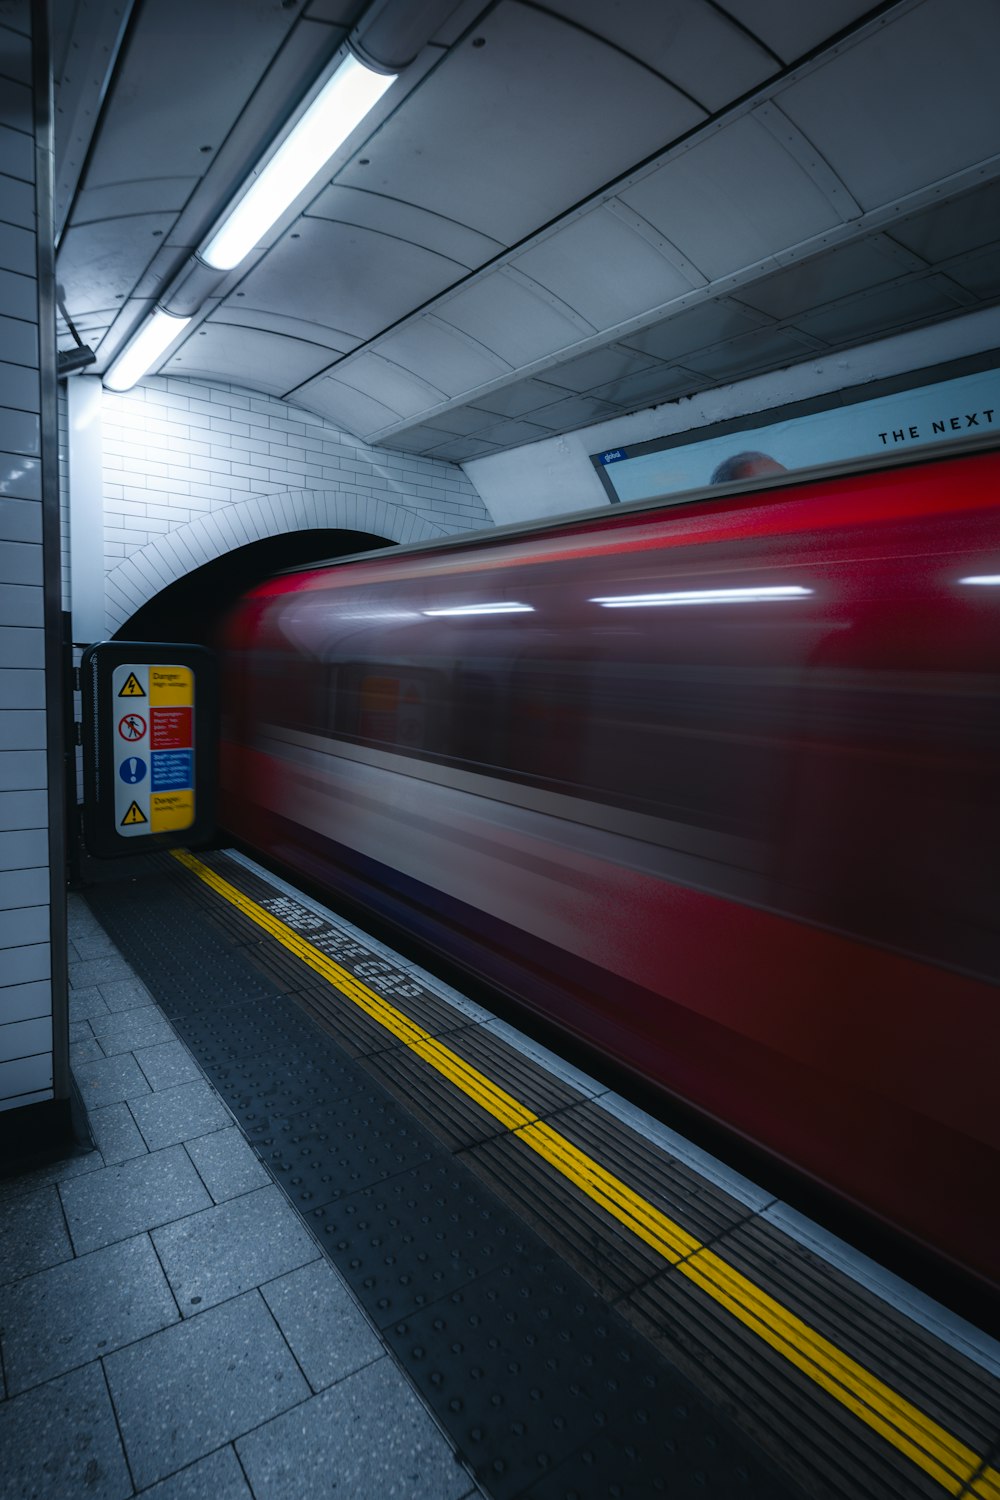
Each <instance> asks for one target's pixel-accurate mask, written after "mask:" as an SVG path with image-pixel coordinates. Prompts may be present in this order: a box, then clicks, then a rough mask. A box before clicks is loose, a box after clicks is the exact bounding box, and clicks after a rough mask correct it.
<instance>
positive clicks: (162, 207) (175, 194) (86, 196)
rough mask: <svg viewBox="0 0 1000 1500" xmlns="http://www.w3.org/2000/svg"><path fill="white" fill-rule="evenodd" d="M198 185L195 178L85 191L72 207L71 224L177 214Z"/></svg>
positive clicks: (146, 180)
mask: <svg viewBox="0 0 1000 1500" xmlns="http://www.w3.org/2000/svg"><path fill="white" fill-rule="evenodd" d="M197 181H198V179H197V178H196V177H147V178H140V179H139V180H138V181H136V182H112V183H110V184H108V185H107V186H105V187H94V188H84V189H83V190H82V191H81V192H80V193H79V195H78V196H77V199H76V202H75V203H74V204H73V223H74V224H93V223H96V221H97V220H98V219H120V218H123V217H124V216H125V215H126V214H155V213H172V214H178V213H180V211H181V209H182V208H183V207H184V205H185V203H186V202H187V200H188V198H189V197H190V196H191V193H192V191H193V189H194V187H195V185H196V183H197Z"/></svg>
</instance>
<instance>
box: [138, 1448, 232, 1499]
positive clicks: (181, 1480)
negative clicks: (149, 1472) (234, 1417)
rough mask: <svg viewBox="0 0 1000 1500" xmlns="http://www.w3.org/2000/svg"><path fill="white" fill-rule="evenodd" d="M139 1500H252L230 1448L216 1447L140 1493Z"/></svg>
mask: <svg viewBox="0 0 1000 1500" xmlns="http://www.w3.org/2000/svg"><path fill="white" fill-rule="evenodd" d="M142 1500H253V1495H252V1494H251V1492H250V1486H249V1485H248V1484H247V1482H246V1480H245V1479H244V1478H243V1470H242V1469H241V1468H240V1461H239V1459H238V1458H237V1457H236V1452H235V1450H234V1449H233V1448H217V1449H216V1451H215V1452H214V1453H210V1454H209V1456H208V1457H207V1458H202V1459H199V1460H198V1462H197V1463H195V1464H191V1466H190V1467H189V1468H187V1469H182V1470H181V1471H180V1473H179V1474H173V1475H171V1477H170V1478H169V1479H163V1480H161V1481H160V1483H159V1484H154V1485H153V1488H152V1489H151V1490H143V1492H142Z"/></svg>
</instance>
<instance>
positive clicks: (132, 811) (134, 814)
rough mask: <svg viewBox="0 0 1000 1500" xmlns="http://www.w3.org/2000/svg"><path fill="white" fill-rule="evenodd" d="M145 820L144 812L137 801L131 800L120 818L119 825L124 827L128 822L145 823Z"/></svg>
mask: <svg viewBox="0 0 1000 1500" xmlns="http://www.w3.org/2000/svg"><path fill="white" fill-rule="evenodd" d="M146 821H147V818H146V814H145V813H144V812H143V810H142V808H141V807H140V806H139V804H138V802H133V803H132V806H131V807H130V808H129V810H128V812H127V813H126V814H125V816H124V818H122V820H121V823H120V825H119V827H122V828H124V827H125V825H126V824H128V823H145V822H146Z"/></svg>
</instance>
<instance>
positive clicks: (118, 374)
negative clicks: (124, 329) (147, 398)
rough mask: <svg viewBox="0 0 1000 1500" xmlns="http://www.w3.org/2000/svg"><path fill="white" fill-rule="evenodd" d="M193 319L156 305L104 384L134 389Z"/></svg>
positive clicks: (111, 388) (107, 375) (114, 389)
mask: <svg viewBox="0 0 1000 1500" xmlns="http://www.w3.org/2000/svg"><path fill="white" fill-rule="evenodd" d="M190 321H191V319H190V318H178V317H175V316H174V314H173V313H168V312H164V311H163V308H162V307H157V308H154V310H153V315H152V317H151V318H150V319H149V320H148V322H146V323H144V324H143V326H142V328H141V329H140V331H139V333H138V334H137V335H136V337H135V338H134V339H133V340H132V342H131V343H130V344H129V345H128V347H127V348H126V349H125V350H123V352H122V353H121V354H120V355H119V356H118V358H117V359H116V360H115V362H114V364H113V365H112V366H111V368H110V370H108V372H107V373H106V375H105V376H104V384H105V385H106V386H107V388H108V390H109V391H128V390H131V388H132V387H133V386H134V385H135V383H136V381H137V380H141V379H142V377H143V376H144V375H145V373H146V371H147V370H150V369H152V367H153V365H155V364H156V361H157V360H158V359H159V358H160V356H161V354H164V353H165V352H166V350H167V349H169V348H170V345H171V344H172V343H173V341H174V339H175V338H176V337H177V335H178V334H179V333H180V332H181V330H182V329H184V328H186V327H187V325H188V324H189V323H190Z"/></svg>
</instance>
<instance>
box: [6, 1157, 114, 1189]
mask: <svg viewBox="0 0 1000 1500" xmlns="http://www.w3.org/2000/svg"><path fill="white" fill-rule="evenodd" d="M103 1166H104V1162H103V1160H102V1158H101V1153H100V1152H99V1151H94V1150H91V1148H90V1147H89V1146H83V1145H81V1146H80V1147H78V1148H76V1149H74V1151H73V1154H72V1156H66V1157H64V1158H63V1159H62V1160H61V1161H54V1162H50V1163H48V1165H47V1166H44V1167H37V1168H36V1169H35V1170H34V1171H33V1172H24V1173H22V1174H21V1175H20V1176H18V1177H5V1178H3V1180H2V1181H0V1200H5V1199H7V1198H23V1197H24V1196H25V1195H26V1194H28V1193H36V1192H37V1191H38V1189H39V1188H43V1187H48V1186H49V1184H50V1183H53V1182H66V1181H68V1180H69V1178H71V1177H82V1176H83V1174H84V1173H85V1172H99V1171H100V1170H101V1168H102V1167H103Z"/></svg>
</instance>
